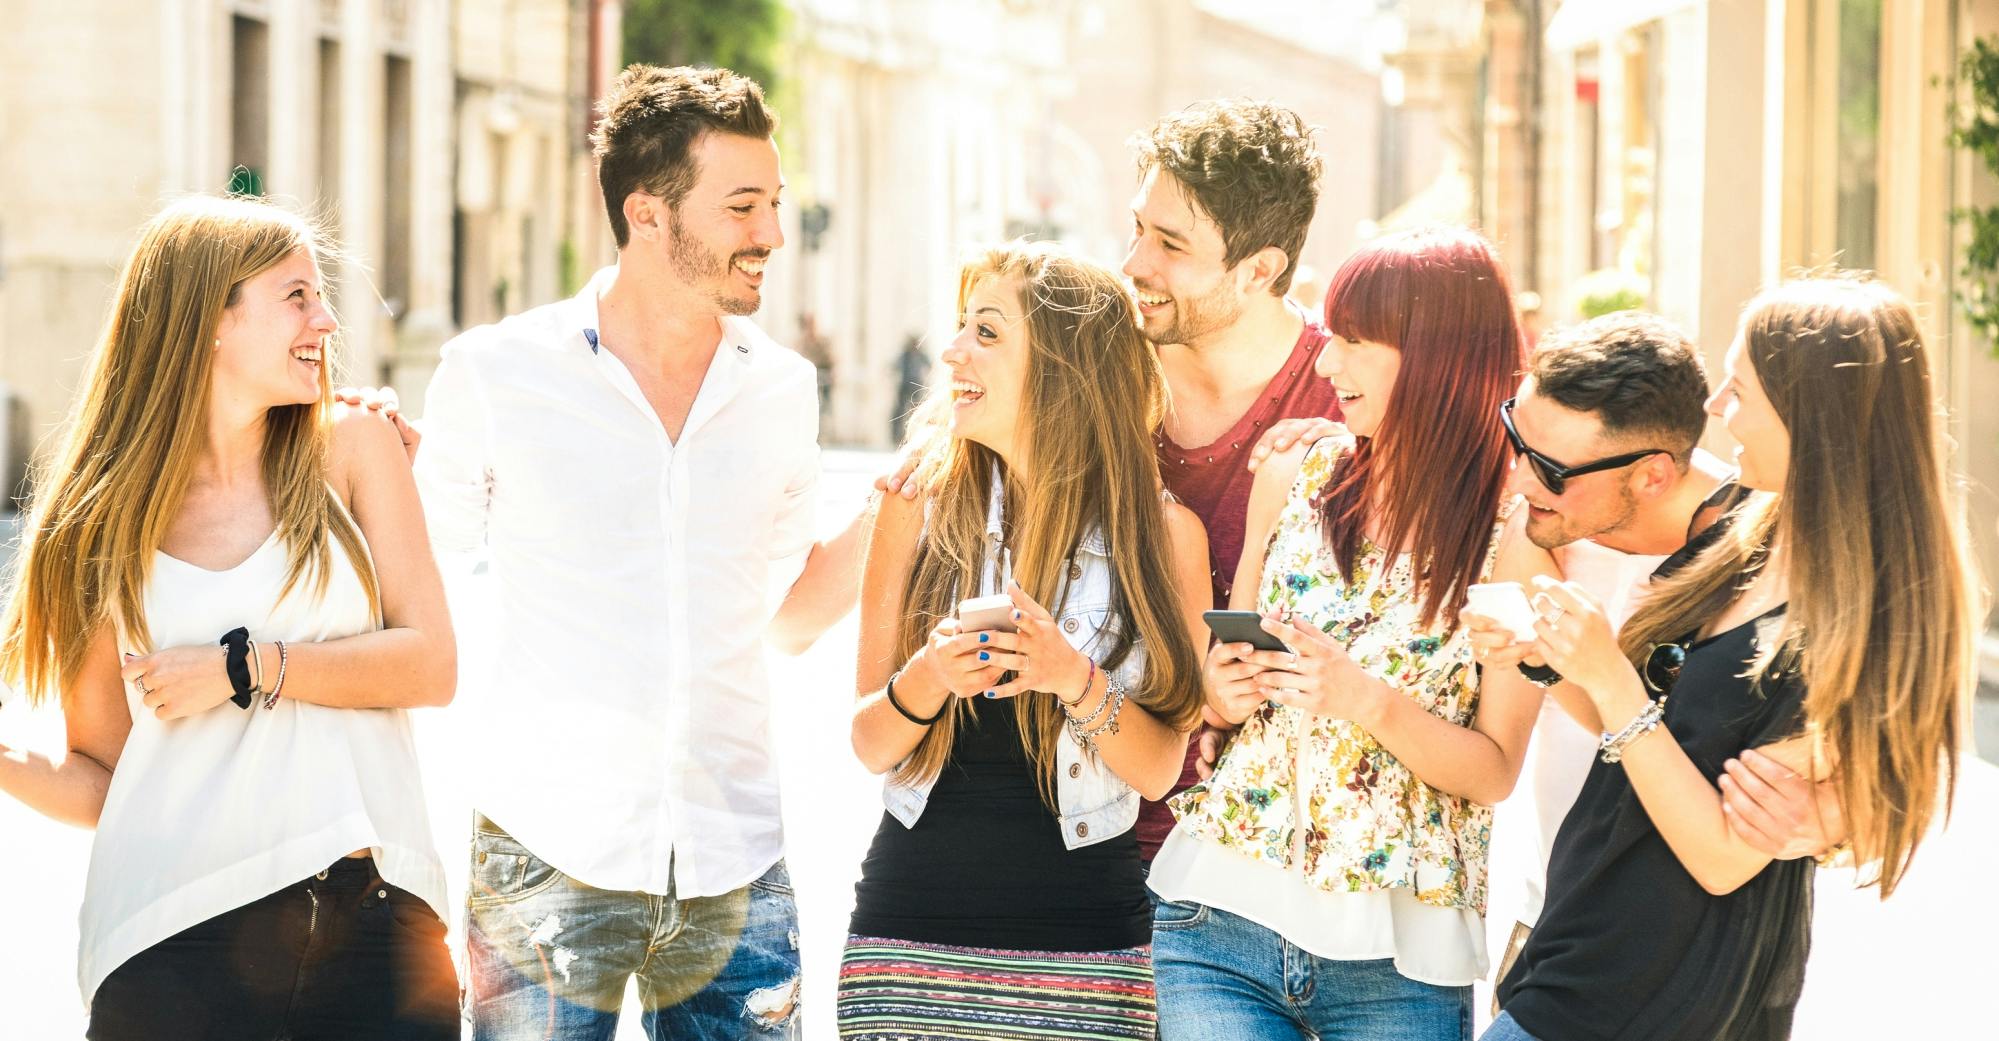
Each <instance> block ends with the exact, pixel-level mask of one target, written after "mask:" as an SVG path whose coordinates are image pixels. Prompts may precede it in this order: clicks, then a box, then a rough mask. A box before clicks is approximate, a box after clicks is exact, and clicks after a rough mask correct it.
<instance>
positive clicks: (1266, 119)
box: [1131, 99, 1323, 296]
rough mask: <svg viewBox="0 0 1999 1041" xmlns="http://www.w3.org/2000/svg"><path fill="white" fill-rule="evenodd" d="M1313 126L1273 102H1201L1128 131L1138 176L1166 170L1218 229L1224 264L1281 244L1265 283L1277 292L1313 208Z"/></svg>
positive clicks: (1292, 266) (1317, 165)
mask: <svg viewBox="0 0 1999 1041" xmlns="http://www.w3.org/2000/svg"><path fill="white" fill-rule="evenodd" d="M1317 129H1318V128H1317V127H1313V126H1310V125H1308V124H1307V123H1306V122H1305V121H1304V120H1303V119H1301V118H1299V116H1298V113H1296V112H1293V111H1291V110H1290V109H1288V108H1283V107H1281V106H1278V105H1271V104H1266V103H1263V102H1259V101H1250V100H1248V99H1229V100H1221V101H1202V102H1198V103H1196V104H1193V105H1189V106H1188V107H1186V108H1184V109H1181V110H1180V111H1179V112H1176V113H1174V114H1173V115H1170V116H1167V117H1166V118H1165V119H1162V120H1160V121H1159V122H1158V123H1157V124H1156V125H1154V126H1153V128H1152V129H1151V130H1148V131H1146V132H1145V133H1142V134H1139V135H1137V136H1135V137H1133V138H1132V139H1131V146H1132V148H1133V149H1134V150H1135V151H1136V152H1137V153H1138V156H1137V158H1138V171H1139V174H1140V175H1141V176H1143V175H1144V174H1145V173H1146V172H1147V171H1149V170H1152V169H1154V168H1157V169H1159V170H1161V171H1163V172H1165V173H1169V174H1172V175H1173V179H1174V180H1176V181H1179V182H1180V184H1181V185H1182V186H1184V187H1185V188H1186V189H1187V191H1188V192H1190V193H1192V195H1193V196H1194V201H1195V202H1197V203H1199V204H1200V206H1201V209H1202V210H1203V211H1205V212H1206V213H1207V215H1208V217H1209V219H1211V220H1213V221H1214V222H1215V226H1216V227H1218V228H1220V229H1221V232H1222V246H1223V249H1224V253H1223V256H1222V263H1223V264H1225V265H1227V266H1229V267H1234V266H1235V265H1237V264H1239V263H1241V262H1242V260H1243V258H1244V257H1247V256H1249V255H1250V254H1251V253H1254V252H1256V251H1257V250H1260V249H1263V248H1265V247H1267V246H1276V247H1277V248H1278V249H1281V250H1283V251H1284V255H1285V257H1286V258H1288V259H1289V261H1290V263H1289V264H1288V265H1286V266H1285V268H1284V273H1283V274H1281V275H1278V276H1277V279H1276V280H1275V281H1274V282H1272V283H1271V286H1270V292H1271V294H1272V295H1273V296H1283V295H1284V294H1285V293H1286V292H1288V291H1289V290H1290V289H1291V276H1292V275H1293V274H1295V273H1296V272H1297V270H1298V254H1299V253H1301V252H1303V251H1304V249H1305V233H1306V232H1307V231H1309V230H1310V229H1311V227H1312V214H1313V213H1314V212H1315V211H1316V210H1317V209H1318V207H1319V172H1320V170H1321V169H1322V167H1323V163H1322V162H1321V161H1320V159H1319V150H1318V148H1317V147H1315V146H1314V145H1313V144H1312V134H1313V133H1314V132H1315V131H1316V130H1317Z"/></svg>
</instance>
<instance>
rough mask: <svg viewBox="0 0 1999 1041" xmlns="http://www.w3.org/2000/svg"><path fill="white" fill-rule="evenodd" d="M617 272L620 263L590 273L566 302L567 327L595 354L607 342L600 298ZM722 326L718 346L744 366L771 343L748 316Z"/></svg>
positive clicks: (724, 319) (725, 319)
mask: <svg viewBox="0 0 1999 1041" xmlns="http://www.w3.org/2000/svg"><path fill="white" fill-rule="evenodd" d="M617 274H618V265H616V264H612V265H609V266H608V267H604V268H601V269H599V270H598V271H597V273H596V274H594V275H592V276H590V281H589V282H587V283H585V284H584V286H583V289H582V290H581V291H580V292H578V293H577V294H576V295H575V296H573V297H570V298H569V299H568V300H567V301H566V302H565V306H564V309H563V310H564V313H563V319H562V324H563V328H565V329H575V330H580V331H581V332H582V334H583V338H582V343H583V345H584V346H585V347H588V348H589V349H590V353H591V354H597V353H600V352H602V351H603V349H604V344H603V341H602V339H601V338H600V337H599V336H598V333H597V329H598V314H599V312H598V310H597V297H598V295H599V294H601V293H602V292H603V291H604V289H605V288H606V287H608V286H609V285H610V284H611V280H612V279H613V278H616V277H617ZM721 326H722V342H721V345H720V346H719V347H717V348H716V349H717V350H722V351H727V352H729V353H730V354H732V355H734V356H735V359H736V361H737V362H738V363H741V364H744V365H747V364H749V363H750V362H752V361H754V360H756V356H757V352H758V351H759V350H761V349H762V348H763V347H764V345H765V344H766V343H769V342H770V337H768V336H767V335H765V334H764V331H763V330H762V329H759V328H757V325H756V323H755V322H752V321H750V320H749V319H747V318H739V317H737V316H735V315H723V316H722V319H721Z"/></svg>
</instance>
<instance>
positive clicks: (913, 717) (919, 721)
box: [886, 669, 951, 727]
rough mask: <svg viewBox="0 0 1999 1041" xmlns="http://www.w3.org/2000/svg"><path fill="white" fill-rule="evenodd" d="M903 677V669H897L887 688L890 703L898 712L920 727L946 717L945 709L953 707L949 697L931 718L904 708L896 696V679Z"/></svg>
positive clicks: (889, 679)
mask: <svg viewBox="0 0 1999 1041" xmlns="http://www.w3.org/2000/svg"><path fill="white" fill-rule="evenodd" d="M901 677H902V671H901V670H900V669H898V670H896V674H895V675H893V676H890V677H889V678H888V687H887V688H886V690H887V693H888V703H889V704H891V705H894V706H895V710H896V711H897V712H900V713H902V718H904V719H906V720H909V721H910V722H911V723H914V724H916V725H917V726H920V727H927V726H929V725H930V724H932V723H935V722H937V721H938V720H940V719H943V718H944V710H945V709H948V708H950V707H951V699H950V698H948V697H947V698H945V699H944V703H943V704H942V705H939V706H937V714H936V715H934V716H931V717H930V718H929V719H924V718H923V717H922V716H919V715H917V714H916V713H914V712H911V711H910V710H908V709H906V708H903V707H902V702H900V701H897V700H896V698H895V681H896V680H898V679H900V678H901Z"/></svg>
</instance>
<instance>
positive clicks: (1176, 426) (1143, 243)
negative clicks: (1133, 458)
mask: <svg viewBox="0 0 1999 1041" xmlns="http://www.w3.org/2000/svg"><path fill="white" fill-rule="evenodd" d="M1311 135H1312V128H1311V127H1309V126H1307V125H1306V124H1305V122H1304V120H1302V119H1300V118H1299V117H1298V115H1297V113H1295V112H1292V111H1290V110H1288V109H1284V108H1280V107H1277V106H1275V105H1268V104H1263V103H1260V102H1251V101H1208V102H1202V103H1199V104H1196V105H1192V106H1190V107H1188V108H1186V109H1184V110H1182V111H1180V112H1177V113H1174V114H1173V115H1171V116H1168V117H1166V118H1165V119H1162V120H1160V121H1159V123H1158V124H1156V125H1155V126H1153V127H1152V128H1151V129H1150V130H1147V131H1145V132H1144V133H1142V134H1139V135H1137V136H1136V137H1134V138H1133V139H1132V145H1133V148H1134V150H1135V152H1136V158H1137V160H1138V173H1139V186H1138V194H1137V196H1136V197H1135V198H1133V200H1132V204H1131V212H1132V238H1131V248H1130V250H1129V252H1128V253H1127V255H1126V256H1125V260H1124V273H1125V275H1126V277H1128V278H1130V279H1131V281H1132V286H1133V288H1134V289H1136V290H1137V292H1138V306H1139V315H1140V318H1141V319H1142V320H1143V321H1144V323H1145V334H1146V336H1148V337H1149V338H1151V340H1152V342H1153V343H1154V344H1156V345H1157V346H1158V350H1159V360H1160V363H1161V364H1162V365H1163V366H1164V367H1165V370H1166V383H1167V386H1168V387H1169V388H1170V389H1171V391H1172V411H1171V412H1169V413H1168V414H1167V416H1166V422H1165V424H1164V425H1163V426H1162V427H1161V428H1160V430H1159V431H1158V433H1157V435H1156V438H1157V442H1158V446H1159V469H1160V475H1161V476H1162V477H1163V478H1164V479H1165V482H1166V489H1167V491H1169V492H1172V493H1173V495H1174V496H1175V497H1177V498H1178V499H1179V500H1180V501H1181V502H1182V503H1184V504H1186V506H1187V508H1188V509H1191V510H1193V511H1194V513H1195V514H1197V515H1198V516H1199V517H1200V518H1201V523H1203V524H1205V525H1207V528H1208V555H1209V561H1208V569H1209V577H1210V580H1211V582H1212V584H1213V587H1214V596H1215V602H1214V606H1215V607H1216V608H1225V607H1227V606H1228V599H1229V586H1230V585H1231V584H1232V583H1233V582H1234V580H1235V568H1236V561H1237V559H1238V558H1239V557H1241V555H1242V540H1243V520H1244V516H1245V514H1246V513H1247V512H1248V507H1249V489H1250V483H1251V481H1252V480H1253V478H1254V476H1255V475H1254V474H1252V473H1251V472H1250V470H1249V466H1248V463H1249V458H1250V450H1251V449H1252V448H1253V447H1255V445H1256V442H1257V440H1258V439H1259V438H1261V437H1262V436H1263V434H1264V433H1265V431H1267V430H1268V429H1269V428H1270V426H1271V425H1272V424H1274V423H1276V422H1278V421H1279V420H1282V419H1298V418H1306V417H1323V418H1327V419H1337V418H1338V417H1339V403H1338V400H1337V398H1336V396H1335V394H1334V392H1333V387H1332V384H1330V383H1328V382H1326V381H1325V380H1322V379H1319V378H1317V377H1315V376H1314V375H1313V373H1312V361H1313V359H1314V358H1316V357H1317V356H1318V353H1319V348H1320V347H1321V346H1322V345H1323V344H1324V343H1325V341H1326V336H1327V333H1326V330H1325V328H1324V326H1323V325H1322V324H1321V322H1322V321H1323V316H1321V315H1316V314H1308V313H1306V312H1305V311H1304V310H1302V309H1300V308H1299V307H1298V306H1297V305H1296V304H1294V303H1291V302H1289V301H1287V300H1286V299H1285V292H1286V291H1287V290H1289V289H1290V287H1291V279H1292V276H1293V275H1294V274H1295V273H1296V271H1297V268H1298V255H1299V253H1300V251H1301V250H1302V249H1303V248H1304V245H1305V233H1306V231H1307V230H1308V229H1309V228H1310V227H1311V224H1312V213H1313V210H1314V209H1315V208H1316V207H1317V204H1318V199H1319V172H1320V165H1321V164H1320V159H1319V153H1318V149H1317V148H1315V147H1314V146H1313V144H1312V138H1311ZM1198 747H1199V742H1198V741H1194V742H1189V743H1188V755H1187V762H1186V764H1185V767H1184V769H1183V770H1182V772H1181V776H1180V781H1179V783H1178V784H1176V785H1175V786H1174V788H1173V792H1174V794H1178V793H1179V792H1180V791H1181V790H1182V789H1185V788H1186V787H1187V786H1188V785H1191V784H1193V783H1194V782H1195V780H1196V778H1195V774H1194V762H1195V758H1196V754H1197V751H1198ZM1169 797H1170V796H1169ZM1172 830H1173V814H1172V811H1170V810H1168V809H1167V808H1166V806H1165V804H1164V803H1155V802H1147V803H1145V804H1144V807H1143V808H1142V809H1141V810H1140V812H1139V818H1138V842H1139V850H1140V853H1141V855H1142V856H1143V857H1144V858H1145V860H1146V862H1147V863H1150V862H1151V860H1152V855H1153V854H1154V853H1156V852H1158V850H1159V844H1160V843H1161V842H1164V841H1165V840H1166V834H1167V832H1170V831H1172Z"/></svg>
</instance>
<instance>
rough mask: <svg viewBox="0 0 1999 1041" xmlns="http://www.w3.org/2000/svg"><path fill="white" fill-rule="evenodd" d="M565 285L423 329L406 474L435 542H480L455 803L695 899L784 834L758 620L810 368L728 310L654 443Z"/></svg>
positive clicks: (806, 502) (613, 362)
mask: <svg viewBox="0 0 1999 1041" xmlns="http://www.w3.org/2000/svg"><path fill="white" fill-rule="evenodd" d="M605 282H606V278H605V275H603V274H600V275H599V276H598V278H596V279H595V280H593V282H592V285H591V286H590V287H586V288H585V289H584V290H583V292H582V293H581V294H579V295H578V296H576V297H575V298H574V299H570V300H565V301H562V302H559V303H555V304H550V305H548V306H546V307H541V308H537V309H535V310H532V311H529V312H527V313H525V314H521V315H517V316H514V317H512V318H508V319H507V320H505V321H503V322H501V323H500V324H498V325H491V326H483V327H480V328H477V329H472V330H469V331H467V332H465V333H463V334H462V335H460V336H458V337H457V338H455V339H453V340H452V341H451V342H450V343H448V344H446V345H445V346H444V351H443V360H442V361H441V363H440V364H439V366H438V369H437V373H436V375H435V376H434V377H432V380H431V384H430V391H429V395H428V397H427V398H426V400H425V404H424V417H423V420H422V429H423V434H424V438H423V446H422V448H421V449H420V450H419V451H418V453H417V462H416V470H417V479H418V483H419V488H420V489H421V491H422V494H423V501H424V512H425V516H426V519H427V520H428V522H429V525H430V532H431V537H432V540H433V542H434V544H435V545H436V547H437V549H438V551H439V554H440V557H441V558H442V559H445V560H447V561H449V560H451V559H452V558H453V557H460V558H463V557H465V556H467V555H469V554H471V553H473V552H476V551H477V550H478V549H479V548H480V547H481V546H482V545H483V546H485V547H487V548H488V549H489V551H490V561H491V564H490V567H491V584H492V588H493V590H494V592H495V594H496V595H497V600H498V602H497V604H495V605H494V606H495V611H494V615H495V617H496V625H497V628H498V632H497V633H495V634H493V635H494V638H493V639H491V640H489V641H487V640H482V641H480V642H481V643H482V644H490V645H491V646H492V647H493V648H494V651H493V653H494V655H495V657H496V660H495V661H493V662H492V663H491V665H492V667H491V668H490V669H481V670H479V673H480V674H482V675H483V674H488V673H489V674H490V675H491V677H492V678H491V680H490V683H489V684H481V685H480V686H479V687H478V688H476V689H467V690H466V691H465V692H464V693H463V695H462V696H461V697H460V699H459V701H458V704H459V705H461V706H464V707H465V708H466V710H467V713H468V715H469V716H470V717H471V728H470V729H471V732H472V735H473V736H474V738H475V740H476V742H477V743H476V744H474V745H472V747H473V748H475V749H476V750H477V755H478V757H479V765H478V766H477V767H476V768H475V769H474V770H473V774H474V776H472V777H470V778H467V782H468V783H469V785H470V786H471V790H472V794H473V799H474V805H476V806H477V808H478V809H479V810H480V812H482V813H484V814H486V816H488V817H490V818H491V819H492V820H493V821H494V822H495V823H497V824H498V825H499V826H500V827H502V828H505V829H506V830H507V831H508V832H509V833H511V834H512V835H513V836H514V837H515V838H517V839H519V840H520V841H521V842H522V843H523V844H525V845H526V846H527V847H528V849H530V850H532V851H533V852H534V853H535V855H537V856H539V857H541V858H542V859H544V860H546V861H547V862H548V863H550V864H551V865H553V866H554V867H556V868H557V869H558V870H560V871H562V872H563V873H565V874H567V875H569V876H570V877H572V878H575V879H577V880H579V881H581V882H584V883H586V884H588V885H591V886H595V887H597V888H600V889H611V890H622V891H637V892H647V893H665V892H667V891H668V886H669V883H672V884H673V886H674V888H675V891H676V892H677V893H678V894H679V895H680V896H681V897H700V896H713V895H717V894H721V893H726V892H729V891H731V890H734V889H738V888H740V887H742V886H744V885H747V884H748V883H749V882H751V881H753V880H754V879H756V878H757V877H758V876H759V875H761V874H762V873H763V872H764V871H766V870H768V869H769V868H770V866H771V865H772V864H774V863H776V861H777V859H778V858H779V857H780V856H782V855H783V846H784V840H783V832H782V825H781V823H780V820H779V815H778V781H777V766H776V761H775V757H774V754H773V750H772V747H771V708H770V697H769V689H768V683H767V680H766V677H765V673H764V663H763V635H764V629H765V627H766V626H767V624H768V623H769V621H770V617H771V613H772V608H773V607H774V606H775V595H774V594H779V593H781V592H782V591H783V590H785V589H788V588H789V587H790V585H791V583H792V582H793V581H795V580H796V579H797V577H798V575H799V573H800V572H801V571H802V570H803V568H804V564H805V559H806V557H807V556H808V554H809V553H810V551H811V548H812V545H813V535H814V528H813V517H812V504H813V500H814V494H815V486H816V484H817V481H818V474H819V448H818V443H817V442H818V416H819V398H818V391H817V386H816V372H815V370H814V369H813V367H812V365H811V364H810V363H809V362H807V361H805V360H804V359H803V358H800V357H799V356H798V355H796V354H793V353H792V352H790V351H788V350H785V349H784V348H782V347H779V346H778V345H777V344H776V343H775V342H773V341H772V340H771V339H770V338H769V337H768V336H766V335H764V333H763V331H762V330H760V329H758V328H757V327H756V325H754V324H753V323H751V322H750V321H749V320H748V319H747V318H734V317H731V318H724V319H722V323H721V324H722V334H721V341H720V344H719V346H718V347H717V349H716V351H715V358H714V361H713V362H712V363H711V364H710V365H709V367H708V372H707V376H706V378H705V379H704V380H703V381H702V384H701V389H700V393H699V394H698V396H696V398H695V399H694V404H693V407H692V409H691V410H690V411H689V413H688V416H687V422H686V424H685V425H684V427H683V428H682V430H681V433H680V437H679V440H678V441H674V440H671V439H669V438H668V437H667V435H666V430H665V428H664V427H663V426H662V425H661V424H660V421H659V418H658V416H657V415H656V414H655V413H654V411H653V409H652V406H651V405H650V404H649V403H648V402H647V401H646V398H645V395H644V394H643V393H641V392H640V390H639V386H638V383H637V382H636V381H635V380H634V379H633V378H632V375H631V373H630V371H629V370H627V369H626V368H625V366H624V365H623V364H621V363H620V362H619V361H618V359H617V358H616V357H615V356H613V355H612V354H611V352H610V351H608V350H603V349H601V345H600V344H599V342H598V338H597V332H596V329H597V289H596V287H597V286H598V285H601V284H604V283H605Z"/></svg>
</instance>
